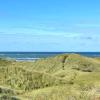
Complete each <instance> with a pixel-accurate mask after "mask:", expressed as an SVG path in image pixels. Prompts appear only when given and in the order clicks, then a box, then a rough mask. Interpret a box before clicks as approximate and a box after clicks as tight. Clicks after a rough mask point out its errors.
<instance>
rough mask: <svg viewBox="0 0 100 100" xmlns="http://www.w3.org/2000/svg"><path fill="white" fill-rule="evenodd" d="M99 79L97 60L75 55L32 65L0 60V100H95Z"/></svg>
mask: <svg viewBox="0 0 100 100" xmlns="http://www.w3.org/2000/svg"><path fill="white" fill-rule="evenodd" d="M99 76H100V60H98V59H97V58H88V57H83V56H80V55H77V54H64V55H59V56H55V57H50V58H46V59H40V60H37V61H35V62H16V61H14V60H8V59H0V86H1V87H0V100H20V99H21V100H25V99H26V100H96V99H95V98H99V97H100V96H99V95H98V94H100V91H99V88H100V77H99ZM5 87H7V88H5ZM97 100H99V99H97Z"/></svg>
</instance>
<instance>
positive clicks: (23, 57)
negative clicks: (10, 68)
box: [0, 52, 100, 61]
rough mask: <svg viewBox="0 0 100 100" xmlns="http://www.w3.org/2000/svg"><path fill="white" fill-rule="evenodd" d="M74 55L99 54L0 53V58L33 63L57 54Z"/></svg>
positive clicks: (95, 55)
mask: <svg viewBox="0 0 100 100" xmlns="http://www.w3.org/2000/svg"><path fill="white" fill-rule="evenodd" d="M71 53H76V54H80V55H83V56H88V57H100V52H0V58H11V59H15V60H16V61H34V60H37V59H40V58H47V57H52V56H56V55H59V54H71Z"/></svg>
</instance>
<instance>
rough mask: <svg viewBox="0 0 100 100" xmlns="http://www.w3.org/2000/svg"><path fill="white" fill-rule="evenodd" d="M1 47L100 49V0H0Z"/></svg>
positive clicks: (8, 49) (21, 48)
mask: <svg viewBox="0 0 100 100" xmlns="http://www.w3.org/2000/svg"><path fill="white" fill-rule="evenodd" d="M0 51H100V0H0Z"/></svg>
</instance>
